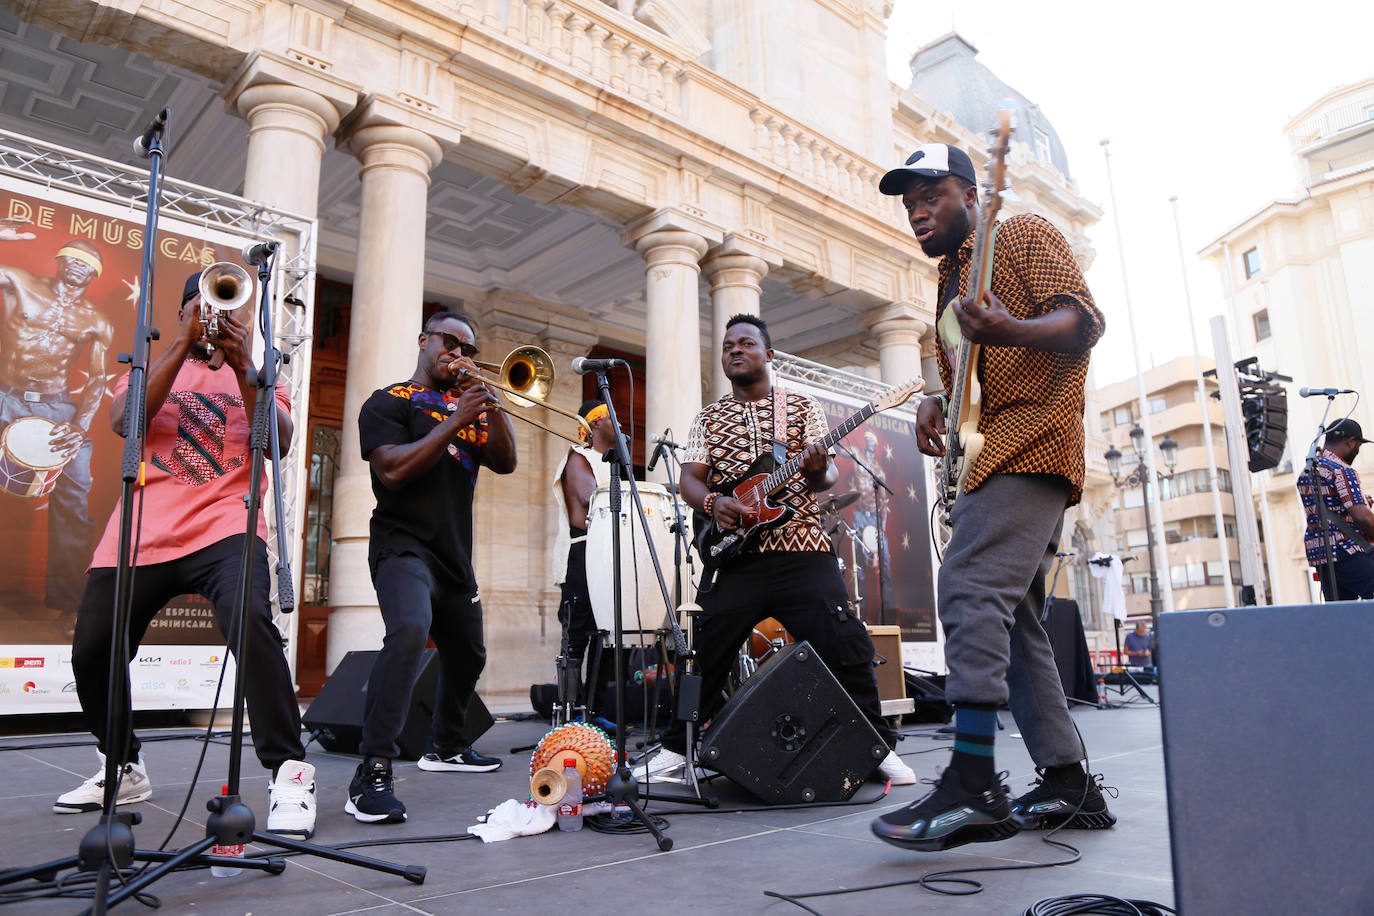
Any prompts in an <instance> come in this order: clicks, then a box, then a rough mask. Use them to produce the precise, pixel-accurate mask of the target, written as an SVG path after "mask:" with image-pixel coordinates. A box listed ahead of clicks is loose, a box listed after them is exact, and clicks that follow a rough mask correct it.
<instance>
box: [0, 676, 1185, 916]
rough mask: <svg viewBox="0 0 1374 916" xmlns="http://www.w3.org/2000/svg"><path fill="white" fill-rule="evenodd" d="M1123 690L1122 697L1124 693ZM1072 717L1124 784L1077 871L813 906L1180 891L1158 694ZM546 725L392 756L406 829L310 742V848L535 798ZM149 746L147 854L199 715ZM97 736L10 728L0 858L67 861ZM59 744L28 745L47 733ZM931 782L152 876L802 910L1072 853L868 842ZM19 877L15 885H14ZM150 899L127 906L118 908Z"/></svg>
mask: <svg viewBox="0 0 1374 916" xmlns="http://www.w3.org/2000/svg"><path fill="white" fill-rule="evenodd" d="M1112 695H1113V698H1114V699H1115V696H1116V694H1115V691H1113V694H1112ZM1002 718H1003V720H1004V721H1005V722H1006V726H1007V727H1006V730H1005V731H1002V732H999V734H998V738H997V758H998V764H999V766H1001V767H1002V768H1004V769H1007V770H1009V771H1010V773H1011V776H1010V780H1009V785H1010V786H1011V788H1012V791H1013V793H1014V794H1019V793H1020V792H1021V791H1023V790H1024V788H1025V787H1026V786H1027V784H1028V783H1029V782H1030V780H1031V779H1032V778H1033V776H1034V773H1033V770H1032V767H1031V763H1030V759H1029V758H1028V756H1027V755H1026V752H1025V749H1024V747H1023V745H1022V742H1021V740H1020V738H1019V736H1018V734H1017V733H1016V731H1015V727H1014V725H1013V723H1012V721H1011V717H1010V715H1008V714H1007V713H1005V712H1003V713H1002ZM1074 718H1075V720H1076V721H1077V723H1078V727H1079V729H1080V730H1081V731H1082V733H1083V736H1084V739H1085V740H1086V741H1087V744H1088V749H1089V751H1090V752H1091V754H1092V755H1093V770H1094V772H1100V773H1102V774H1104V776H1105V777H1106V778H1105V782H1106V784H1107V785H1109V786H1116V787H1118V789H1119V790H1120V797H1118V798H1116V799H1109V805H1110V806H1111V809H1112V810H1113V812H1115V813H1116V814H1117V816H1118V818H1119V821H1118V823H1117V825H1116V827H1115V828H1114V829H1111V830H1106V831H1091V832H1083V831H1062V832H1061V833H1059V834H1058V837H1059V838H1062V839H1064V840H1066V841H1068V842H1069V843H1071V844H1073V845H1075V846H1077V847H1078V848H1079V849H1080V850H1081V851H1082V853H1083V857H1082V860H1081V861H1079V862H1078V863H1077V864H1075V865H1069V866H1064V867H1058V868H1047V869H1036V870H1032V871H1013V872H1003V873H996V872H993V873H989V874H983V875H974V876H972V877H973V878H974V879H976V880H979V881H981V882H982V883H983V884H984V886H985V888H986V889H985V890H984V891H983V892H982V893H980V894H976V895H974V896H968V897H948V896H938V895H936V894H934V893H932V892H930V891H928V890H925V889H922V888H920V887H916V886H906V887H898V888H887V889H883V890H875V891H867V892H863V893H856V894H849V895H844V896H838V897H822V898H815V899H810V900H808V901H806V902H807V903H808V905H810V906H811V907H812V908H813V909H815V910H816V911H818V912H820V913H823V914H825V916H839V914H871V913H894V912H911V911H913V910H914V911H916V912H940V913H952V914H958V913H968V914H974V913H976V914H986V913H1019V912H1022V911H1023V910H1024V909H1025V908H1026V907H1028V906H1030V905H1031V904H1033V903H1035V902H1036V901H1037V900H1041V899H1043V898H1046V897H1052V896H1058V895H1064V894H1070V893H1102V894H1113V895H1116V896H1120V897H1128V898H1143V899H1146V900H1153V901H1157V902H1160V903H1165V904H1168V905H1172V904H1173V883H1172V878H1171V870H1170V864H1169V834H1168V818H1167V812H1166V809H1165V786H1164V766H1163V756H1162V748H1161V742H1160V728H1159V715H1158V711H1157V710H1156V709H1154V708H1152V707H1134V708H1122V709H1112V710H1096V709H1087V708H1084V709H1080V710H1078V711H1076V712H1075V713H1074ZM546 729H547V726H546V724H545V723H543V722H541V721H538V720H529V721H508V720H501V721H498V722H497V724H496V726H495V727H494V728H493V729H492V730H491V731H489V732H488V733H487V734H486V735H485V736H484V737H483V739H482V740H481V741H479V742H478V749H479V750H481V751H483V752H484V753H488V754H498V755H500V756H502V757H504V758H505V761H506V763H505V766H504V767H502V769H501V770H499V771H497V772H495V773H489V774H459V773H427V772H422V771H420V770H419V769H417V768H416V766H415V764H413V763H400V762H398V763H397V765H396V776H397V779H396V793H397V796H398V797H399V798H400V799H401V800H402V801H403V802H405V803H406V805H407V807H408V808H409V811H410V819H409V820H408V821H407V822H406V823H404V824H399V825H379V826H364V825H362V824H359V823H357V822H355V821H354V820H353V818H352V817H351V816H350V815H348V814H346V813H345V812H344V810H343V805H344V801H345V795H346V792H347V786H348V781H349V778H350V777H351V776H352V773H353V770H354V767H355V766H356V764H357V758H356V757H349V756H345V755H341V754H333V753H328V752H321V751H319V750H317V749H316V748H315V747H312V748H311V749H310V750H311V753H310V758H309V759H310V761H311V762H312V763H314V764H315V766H316V767H317V774H316V785H317V797H318V799H319V803H320V811H319V819H318V823H317V829H316V834H315V837H314V840H313V842H315V843H320V844H344V843H352V842H357V841H361V840H378V841H394V840H398V839H401V838H404V837H434V836H441V835H448V834H463V833H465V832H466V829H467V827H468V826H469V825H471V824H473V823H475V822H476V818H477V816H478V815H481V814H483V813H485V812H486V811H487V810H488V809H490V808H492V807H495V806H496V805H497V804H499V803H501V802H502V801H504V800H506V799H508V798H521V799H523V798H525V797H526V795H527V793H528V785H529V783H528V777H527V773H528V764H529V755H528V754H511V753H509V751H510V750H511V748H513V747H518V746H521V745H527V744H533V743H534V742H535V741H537V740H538V739H539V738H540V737H541V736H542V735H543V733H544V732H545V730H546ZM907 731H908V732H909V733H910V734H911V737H908V738H907V739H906V740H904V741H903V742H902V743H901V745H900V746H899V748H898V750H899V752H900V753H901V754H902V755H903V757H904V758H905V759H906V761H907V762H908V763H909V764H910V765H911V766H912V768H913V769H915V770H916V773H917V776H918V777H931V776H934V775H935V773H936V769H937V768H938V767H942V766H944V764H945V763H946V761H947V760H948V755H949V748H950V741H949V739H948V737H947V736H939V737H936V732H935V729H934V727H933V726H912V727H910V728H908V729H907ZM141 734H143V735H144V737H145V741H146V743H145V746H144V758H145V760H146V761H147V763H148V770H149V775H150V778H151V780H152V783H153V787H154V792H153V797H152V799H150V800H149V801H146V802H143V803H141V804H138V805H133V806H130V807H129V808H126V809H123V810H136V811H140V812H142V815H143V823H142V824H141V825H140V826H138V827H137V828H135V833H136V838H137V840H138V845H139V847H140V848H156V847H157V846H158V845H159V844H160V843H161V842H162V840H163V837H164V836H165V835H166V832H167V830H168V828H169V827H170V825H171V824H172V823H173V821H174V819H175V817H176V813H177V811H178V809H179V808H180V807H181V804H182V800H183V799H184V798H185V796H186V794H187V790H188V789H189V788H190V780H191V776H192V773H193V771H194V769H195V764H196V758H197V755H198V753H199V751H200V747H201V742H200V741H199V740H196V739H195V738H190V737H186V738H174V739H173V740H165V741H147V739H148V738H152V737H157V736H165V735H173V736H175V735H188V734H189V730H188V729H175V730H164V731H156V730H154V731H149V732H144V733H141ZM88 737H89V736H82V735H66V736H45V737H42V738H37V737H33V736H17V737H16V736H9V737H6V738H3V739H0V763H3V765H4V769H3V772H4V773H5V776H6V778H5V784H4V787H3V788H2V789H0V868H14V867H20V866H29V865H37V864H39V863H41V862H44V861H46V860H49V859H56V858H61V857H65V856H70V855H74V854H75V853H76V850H77V845H78V842H79V841H80V839H81V837H82V835H83V834H84V833H85V832H86V831H87V829H88V828H89V827H90V826H91V825H92V824H93V823H94V822H95V821H96V815H94V814H90V815H57V814H53V813H52V810H51V804H52V801H53V799H54V798H55V797H56V796H57V795H59V794H61V793H62V792H64V791H66V790H67V789H70V788H72V787H73V786H75V785H76V784H77V783H78V782H80V780H81V779H82V778H84V777H86V776H89V775H90V774H91V773H92V772H94V769H95V766H96V763H97V761H96V756H95V752H94V748H93V746H91V745H89V744H84V743H82V740H83V739H88ZM47 743H52V744H65V745H67V746H62V747H33V745H38V744H47ZM227 759H228V748H227V744H226V743H225V742H223V741H221V740H218V739H217V740H215V741H212V742H211V744H210V746H209V749H208V754H207V761H206V768H205V770H204V775H202V777H201V780H200V783H199V785H198V786H197V788H196V789H195V790H194V792H193V794H192V797H191V802H190V805H189V806H188V808H187V820H186V821H185V822H184V823H183V825H182V826H181V827H180V829H179V830H178V832H177V834H176V836H175V838H174V840H173V842H174V844H184V843H188V842H192V841H194V840H196V839H198V838H200V837H201V836H203V824H204V819H205V816H206V811H205V802H206V800H207V799H208V798H209V797H210V796H211V795H212V794H216V793H217V792H218V790H219V788H220V785H221V783H222V782H223V781H224V774H225V772H226V762H227ZM928 788H929V787H927V786H924V785H919V784H918V785H916V786H905V787H900V788H894V789H893V790H892V792H891V794H890V795H889V796H888V797H887V798H881V799H880V800H878V801H876V802H874V803H873V804H870V805H855V806H846V807H831V808H819V809H811V810H804V811H779V810H767V809H765V810H758V811H749V812H744V813H716V812H712V813H691V814H676V813H674V814H671V815H669V814H668V812H669V811H670V810H674V811H679V810H690V811H692V812H698V811H701V810H704V809H695V808H693V809H683V808H682V807H681V806H678V805H670V804H665V803H661V802H654V803H653V804H652V810H655V811H657V812H658V813H659V814H662V815H666V816H667V817H668V821H669V826H668V831H667V832H668V835H669V836H670V837H671V838H672V839H673V843H674V846H673V849H672V850H671V851H670V852H666V853H665V852H659V851H658V848H657V846H656V845H655V844H654V842H653V840H652V838H651V837H650V836H648V835H647V834H645V835H624V836H620V835H608V834H602V833H597V832H594V831H592V830H590V829H584V830H582V831H581V832H579V833H560V832H558V831H557V830H556V829H555V830H554V831H552V832H550V833H547V834H543V835H540V836H534V837H523V838H517V839H513V840H509V841H506V842H501V843H492V844H483V843H482V842H481V841H480V840H478V839H476V838H475V837H474V838H469V839H467V840H465V841H461V842H457V841H448V842H439V843H425V844H415V845H387V846H374V847H368V848H360V849H356V850H354V851H355V852H358V853H361V854H363V855H372V856H376V857H379V858H386V859H389V860H391V861H393V862H397V863H403V864H418V865H424V866H426V867H427V868H428V869H429V874H428V877H427V879H426V881H425V883H424V884H423V885H413V884H410V883H408V882H406V881H405V880H404V879H402V878H399V877H393V876H390V875H385V874H381V873H378V872H373V871H368V870H363V869H360V868H355V867H352V866H348V865H343V864H340V863H335V862H329V861H325V860H323V859H318V858H314V857H305V856H296V857H291V858H288V859H287V860H286V861H287V867H286V870H285V872H283V873H282V874H280V875H275V876H273V875H267V874H265V873H250V872H243V873H241V874H240V875H238V876H236V877H231V878H216V877H212V876H211V875H210V873H209V871H208V870H205V869H196V870H193V871H187V872H180V873H176V874H173V875H170V876H167V877H165V878H163V879H162V880H160V881H158V882H157V883H155V884H154V885H153V886H152V887H151V888H150V889H149V890H150V891H151V892H152V893H153V894H155V895H156V896H157V897H158V898H160V899H161V901H162V904H163V908H162V910H161V912H165V913H197V914H204V916H217V914H245V913H257V914H276V913H291V914H301V916H316V914H343V913H371V914H384V916H390V914H396V916H400V914H403V913H409V914H416V913H434V914H450V913H459V912H464V913H514V914H535V913H549V912H587V911H590V912H603V913H604V912H626V913H649V912H652V913H665V914H666V913H675V912H683V913H685V912H688V911H691V912H696V913H729V914H736V913H769V914H788V913H801V912H803V911H802V910H800V909H799V908H797V907H794V906H792V905H791V904H788V903H785V902H783V901H779V900H775V899H772V898H769V897H765V896H764V894H763V892H764V891H765V890H773V891H780V892H783V893H798V892H807V891H820V890H831V889H837V888H842V887H856V886H859V885H866V884H880V883H886V882H891V881H902V880H910V879H915V878H918V877H920V876H921V875H922V874H925V873H926V872H929V871H936V870H942V869H949V868H961V867H975V866H985V865H1011V864H1020V863H1030V862H1053V861H1056V860H1060V859H1062V858H1065V857H1066V854H1065V853H1064V852H1063V851H1062V850H1059V849H1056V848H1054V847H1051V846H1047V845H1045V844H1044V843H1042V842H1041V841H1040V839H1039V835H1038V834H1021V835H1019V836H1016V837H1013V838H1012V839H1009V840H1005V841H1003V842H1000V843H986V844H976V845H968V846H962V847H959V848H957V849H953V850H949V851H947V852H944V853H933V854H921V853H912V852H907V851H904V850H901V849H897V848H895V847H892V846H889V845H887V844H885V843H883V842H881V841H879V840H878V839H876V838H874V837H873V836H872V835H871V834H870V833H869V829H868V823H869V820H870V819H872V818H873V817H874V816H876V815H877V814H879V813H881V812H883V811H885V810H888V809H890V808H893V807H896V806H898V805H901V804H905V803H907V802H909V801H912V800H914V799H915V798H917V797H919V796H920V795H921V794H924V793H925V792H926V791H928ZM881 790H882V787H881V785H879V784H877V783H869V784H867V785H865V786H864V787H863V788H862V789H861V790H860V791H859V794H858V796H856V798H858V799H868V798H874V797H876V796H879V795H880V793H881ZM712 791H713V792H714V793H715V794H717V795H718V797H719V798H720V799H721V802H722V805H723V806H724V807H735V806H742V805H752V804H753V802H752V801H751V800H750V798H749V796H747V795H746V794H745V793H743V792H742V791H741V790H739V789H737V788H735V787H734V786H732V785H730V784H729V783H727V782H725V781H724V780H723V779H718V780H715V781H714V782H713V784H712ZM243 795H244V797H245V800H246V801H247V802H248V804H249V805H250V806H251V807H252V808H253V810H254V812H255V813H256V814H257V817H258V823H259V826H260V827H262V826H264V825H265V822H266V811H267V774H266V773H265V772H264V771H263V770H262V768H261V767H260V766H259V765H258V763H257V760H256V758H254V757H253V755H252V752H251V749H249V750H248V752H247V753H246V754H245V755H244V758H243ZM12 889H13V888H11V890H12ZM84 905H85V904H84V903H83V902H81V901H77V900H73V899H65V900H45V901H36V902H26V903H21V904H19V905H18V906H16V907H14V909H13V911H14V912H23V913H25V914H44V913H74V912H78V911H80V910H81V909H82V908H83V907H84ZM141 909H142V907H141V906H140V905H139V904H138V903H135V902H132V901H126V902H125V903H123V904H122V905H121V906H120V907H119V912H138V911H140V910H141Z"/></svg>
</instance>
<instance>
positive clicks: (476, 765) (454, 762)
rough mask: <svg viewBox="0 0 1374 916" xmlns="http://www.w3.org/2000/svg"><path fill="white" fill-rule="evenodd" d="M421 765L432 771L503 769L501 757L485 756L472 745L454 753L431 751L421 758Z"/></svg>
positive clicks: (460, 771)
mask: <svg viewBox="0 0 1374 916" xmlns="http://www.w3.org/2000/svg"><path fill="white" fill-rule="evenodd" d="M418 765H419V767H420V769H422V770H428V771H430V772H431V773H490V772H491V771H492V770H499V769H501V758H500V757H485V756H483V755H481V754H479V753H477V752H476V751H474V750H473V749H472V748H470V747H462V748H459V749H458V750H456V751H453V752H452V753H450V752H448V751H430V752H429V753H428V754H426V755H425V756H423V757H421V758H420V761H419V764H418Z"/></svg>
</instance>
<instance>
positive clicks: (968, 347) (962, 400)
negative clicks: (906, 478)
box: [937, 110, 1011, 527]
mask: <svg viewBox="0 0 1374 916" xmlns="http://www.w3.org/2000/svg"><path fill="white" fill-rule="evenodd" d="M1010 141H1011V113H1010V112H1008V111H1005V110H1003V111H999V112H998V113H997V132H996V136H995V138H994V141H993V147H992V159H991V161H990V162H989V163H988V186H987V187H986V193H985V195H984V201H983V209H982V211H981V212H980V213H979V214H978V234H977V235H976V236H975V237H974V242H973V262H972V264H971V265H970V266H969V284H970V286H971V287H972V289H970V291H969V295H970V296H971V297H972V300H973V302H974V305H975V307H983V308H986V306H984V305H983V292H984V291H985V290H987V288H988V287H989V286H991V285H992V250H993V245H994V243H995V241H996V235H997V213H998V211H999V210H1001V209H1002V190H1003V187H1004V185H1005V183H1006V160H1007V149H1008V147H1009V146H1010V145H1011V143H1010ZM959 298H960V297H959V295H958V293H957V292H956V294H955V296H954V297H953V298H951V299H950V301H949V302H948V303H947V304H946V305H945V310H944V312H943V313H942V314H941V315H940V323H939V327H938V329H937V330H938V332H939V334H940V337H941V339H942V341H943V342H944V343H945V344H947V345H949V347H950V348H951V349H953V350H954V351H955V356H954V358H953V359H952V360H951V361H950V363H951V366H950V368H951V370H952V373H951V374H952V375H953V384H952V385H951V386H950V390H949V392H948V396H949V400H948V406H947V407H946V408H945V428H946V430H947V434H946V437H945V454H944V457H943V458H941V459H940V477H939V481H938V482H937V497H938V498H939V500H940V520H941V521H942V522H943V523H944V525H945V526H946V527H949V524H950V520H949V514H950V510H951V509H953V508H954V501H955V500H956V499H958V498H959V494H960V493H962V492H963V490H964V481H965V480H967V479H968V475H969V471H971V470H972V469H973V463H974V462H975V461H977V460H978V455H979V453H981V452H982V450H983V441H984V440H983V434H982V433H980V432H979V431H978V423H979V421H980V420H981V419H982V415H983V398H982V388H981V386H980V385H979V384H978V372H977V368H976V364H977V360H978V352H979V347H978V345H977V344H975V343H973V342H972V341H970V340H968V339H966V338H965V337H964V335H963V333H962V332H961V331H960V329H959V317H958V316H957V315H955V314H954V309H953V308H952V306H953V305H954V303H955V302H958V301H959Z"/></svg>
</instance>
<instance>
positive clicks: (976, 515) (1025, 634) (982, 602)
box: [939, 474, 1083, 767]
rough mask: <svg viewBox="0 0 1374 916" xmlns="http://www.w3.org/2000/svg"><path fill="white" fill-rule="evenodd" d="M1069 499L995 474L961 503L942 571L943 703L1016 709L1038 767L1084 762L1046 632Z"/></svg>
mask: <svg viewBox="0 0 1374 916" xmlns="http://www.w3.org/2000/svg"><path fill="white" fill-rule="evenodd" d="M1068 496H1069V482H1068V481H1067V480H1065V479H1064V478H1062V477H1054V476H1047V475H1035V474H998V475H994V476H993V477H991V478H990V479H988V480H987V481H986V482H985V483H983V485H982V486H980V487H978V488H977V489H976V490H974V491H973V492H972V493H965V494H963V495H962V496H960V497H959V499H958V500H957V501H956V502H955V504H954V510H953V513H952V516H951V521H952V523H953V526H954V533H953V536H952V537H951V538H950V542H949V546H948V548H947V549H946V550H945V556H944V563H943V564H942V565H941V566H940V587H939V612H940V623H941V625H942V626H943V627H944V630H945V661H946V663H947V664H948V665H949V678H948V680H947V682H946V695H947V696H948V698H949V700H950V702H951V703H953V704H954V705H956V706H957V705H958V704H959V703H961V702H963V703H980V704H995V705H1001V704H1002V703H1007V702H1009V703H1010V705H1011V712H1012V715H1014V716H1015V717H1016V725H1017V728H1019V729H1020V730H1021V734H1022V735H1023V736H1024V737H1025V741H1026V749H1027V750H1028V751H1030V755H1031V758H1032V759H1033V760H1034V761H1035V763H1036V765H1037V766H1040V767H1048V766H1063V765H1065V764H1070V763H1076V762H1078V761H1080V760H1082V759H1083V745H1082V742H1081V741H1079V739H1078V733H1077V732H1076V731H1075V729H1074V725H1073V720H1072V719H1070V718H1069V708H1068V702H1067V701H1066V700H1065V699H1064V688H1063V685H1062V684H1061V683H1060V681H1059V669H1058V668H1056V667H1055V664H1054V651H1053V649H1052V648H1051V646H1050V640H1049V637H1048V636H1046V635H1045V630H1044V628H1043V627H1042V626H1041V625H1040V613H1041V611H1043V610H1044V606H1045V574H1046V573H1047V572H1048V571H1049V569H1050V565H1051V564H1052V563H1053V562H1054V554H1055V551H1056V550H1057V549H1058V547H1059V530H1060V528H1061V527H1062V526H1063V523H1064V509H1065V508H1066V507H1067V504H1068Z"/></svg>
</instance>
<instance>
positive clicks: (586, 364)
mask: <svg viewBox="0 0 1374 916" xmlns="http://www.w3.org/2000/svg"><path fill="white" fill-rule="evenodd" d="M628 365H629V363H627V362H625V360H623V359H588V358H587V357H585V356H574V357H573V361H572V371H574V372H576V373H577V374H578V375H586V374H587V373H588V372H606V371H607V370H609V369H610V368H611V367H612V366H628Z"/></svg>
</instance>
